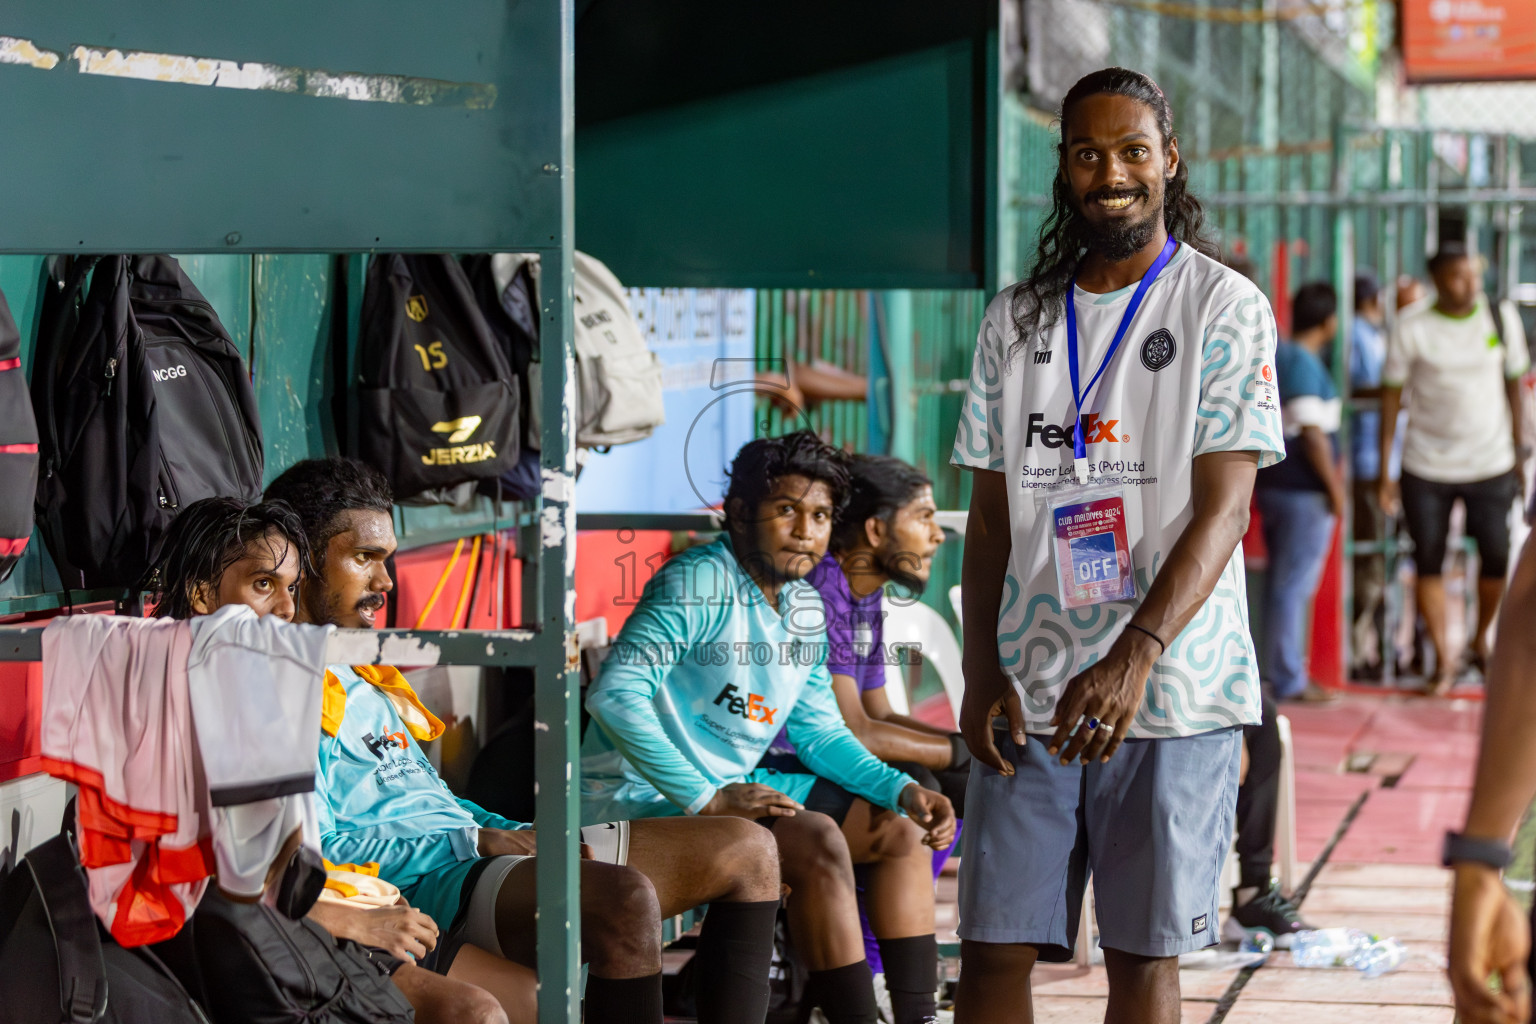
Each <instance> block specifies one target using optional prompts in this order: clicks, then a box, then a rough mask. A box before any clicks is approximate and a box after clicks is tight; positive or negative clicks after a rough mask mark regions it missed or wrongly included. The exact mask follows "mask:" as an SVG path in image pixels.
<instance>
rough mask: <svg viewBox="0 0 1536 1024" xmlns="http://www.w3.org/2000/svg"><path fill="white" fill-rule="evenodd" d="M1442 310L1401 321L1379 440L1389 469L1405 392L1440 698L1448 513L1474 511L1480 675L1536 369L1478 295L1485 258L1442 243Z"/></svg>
mask: <svg viewBox="0 0 1536 1024" xmlns="http://www.w3.org/2000/svg"><path fill="white" fill-rule="evenodd" d="M1429 272H1430V275H1431V276H1432V277H1433V278H1434V282H1435V292H1436V296H1435V302H1434V304H1433V305H1429V306H1417V307H1414V308H1412V309H1410V310H1408V311H1407V312H1405V313H1404V315H1403V317H1402V318H1401V319H1400V320H1399V321H1398V324H1397V328H1396V330H1395V331H1393V333H1392V337H1391V341H1390V343H1389V344H1388V346H1387V360H1386V364H1385V365H1384V367H1383V368H1382V400H1381V416H1382V420H1381V423H1382V427H1381V441H1380V452H1381V459H1382V461H1383V462H1386V461H1388V458H1389V454H1390V452H1391V450H1392V444H1393V440H1394V435H1395V433H1396V425H1397V411H1398V408H1399V407H1400V405H1401V404H1402V398H1403V392H1404V390H1405V389H1406V391H1407V396H1408V400H1407V405H1408V425H1407V428H1406V430H1405V431H1404V438H1403V471H1402V486H1401V507H1402V510H1403V517H1404V519H1405V520H1406V522H1407V526H1408V534H1409V536H1411V537H1412V538H1413V549H1414V560H1415V562H1417V563H1418V571H1419V576H1418V584H1417V588H1416V590H1417V594H1416V596H1417V599H1418V606H1419V613H1420V614H1421V615H1422V616H1423V617H1424V625H1425V627H1426V630H1427V631H1428V633H1429V639H1430V643H1431V644H1432V645H1433V646H1434V651H1435V676H1434V679H1433V681H1432V682H1431V683H1430V685H1429V688H1430V690H1431V691H1432V692H1437V693H1438V692H1443V691H1445V690H1447V689H1449V688H1450V686H1451V683H1452V682H1453V681H1454V680H1455V677H1456V670H1457V667H1458V666H1457V664H1456V663H1455V662H1454V661H1453V660H1452V658H1451V653H1450V651H1449V650H1448V647H1447V642H1446V623H1445V586H1444V582H1443V580H1442V579H1441V575H1440V572H1441V565H1442V563H1443V562H1444V561H1445V549H1446V543H1445V542H1446V534H1447V533H1448V532H1449V530H1450V520H1451V506H1452V504H1453V503H1454V502H1456V501H1457V500H1460V501H1461V502H1462V503H1463V504H1464V505H1465V506H1466V522H1467V533H1468V534H1469V535H1470V536H1471V537H1472V538H1473V539H1474V540H1475V541H1476V542H1477V550H1478V555H1479V557H1480V561H1481V571H1480V574H1479V576H1480V578H1479V580H1478V584H1477V605H1478V608H1477V626H1476V631H1475V632H1474V633H1473V634H1472V636H1471V642H1470V644H1469V645H1468V648H1469V651H1468V659H1467V660H1468V661H1469V662H1470V663H1471V664H1472V665H1473V666H1475V667H1477V668H1479V669H1481V668H1482V666H1483V661H1484V653H1485V646H1484V645H1485V643H1486V640H1487V637H1486V634H1487V632H1488V627H1489V625H1491V624H1492V622H1493V617H1494V615H1495V614H1496V613H1497V611H1498V607H1499V599H1500V598H1501V597H1502V596H1503V594H1504V572H1505V569H1506V568H1507V567H1508V564H1509V514H1510V506H1511V505H1512V504H1513V502H1514V500H1515V497H1516V495H1517V494H1518V493H1519V492H1520V490H1521V481H1520V478H1519V474H1518V473H1517V472H1516V471H1515V455H1516V448H1517V445H1518V444H1519V437H1520V393H1519V387H1520V381H1519V378H1520V376H1521V374H1523V373H1524V372H1525V371H1526V370H1527V369H1528V368H1529V367H1530V358H1529V356H1528V355H1527V353H1526V345H1525V331H1524V329H1523V328H1522V326H1521V324H1520V318H1519V316H1518V314H1517V313H1516V312H1515V310H1514V308H1513V307H1512V306H1509V305H1508V304H1506V308H1504V309H1502V310H1500V311H1499V314H1498V315H1497V316H1495V314H1494V312H1493V309H1492V306H1491V305H1490V303H1489V302H1488V300H1487V298H1486V297H1484V296H1483V295H1482V289H1481V282H1480V280H1479V277H1480V267H1479V260H1478V259H1476V258H1475V256H1474V255H1473V254H1472V253H1469V252H1468V251H1467V248H1466V246H1465V245H1464V244H1462V243H1459V242H1446V243H1445V244H1444V245H1442V246H1441V247H1440V251H1439V252H1438V253H1436V254H1435V256H1434V258H1433V259H1431V260H1430V264H1429ZM1377 490H1378V493H1379V496H1380V500H1381V506H1382V508H1383V510H1385V511H1386V512H1387V513H1388V514H1394V513H1395V512H1396V510H1397V508H1398V507H1399V488H1398V484H1397V482H1395V481H1393V480H1391V479H1390V478H1387V477H1383V478H1382V479H1381V480H1380V482H1379V483H1378V485H1377Z"/></svg>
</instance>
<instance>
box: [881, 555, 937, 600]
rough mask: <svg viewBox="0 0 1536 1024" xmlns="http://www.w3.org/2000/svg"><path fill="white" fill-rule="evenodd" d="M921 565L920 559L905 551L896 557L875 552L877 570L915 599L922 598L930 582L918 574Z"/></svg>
mask: <svg viewBox="0 0 1536 1024" xmlns="http://www.w3.org/2000/svg"><path fill="white" fill-rule="evenodd" d="M921 564H922V563H921V562H920V561H919V560H918V559H916V558H914V557H913V556H912V555H911V554H910V553H908V552H905V551H898V552H896V553H895V554H894V555H887V554H885V553H884V552H880V551H877V552H875V568H876V569H878V570H880V571H881V572H882V573H884V574H885V575H886V576H887V577H888V578H889V579H890V581H891V582H892V583H894V584H896V585H897V586H899V587H901V588H902V589H903V590H906V591H907V592H909V593H910V594H911V595H912V596H913V597H922V596H923V591H925V590H927V589H928V581H927V580H926V579H924V578H923V577H921V576H919V575H917V572H916V569H917V567H918V566H920V565H921Z"/></svg>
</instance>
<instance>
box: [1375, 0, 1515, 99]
mask: <svg viewBox="0 0 1536 1024" xmlns="http://www.w3.org/2000/svg"><path fill="white" fill-rule="evenodd" d="M1401 10H1402V18H1403V63H1404V65H1405V68H1406V71H1407V74H1408V81H1410V82H1413V83H1416V84H1419V83H1425V82H1470V81H1487V80H1493V79H1514V78H1531V79H1536V0H1402V8H1401Z"/></svg>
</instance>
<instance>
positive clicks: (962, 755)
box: [944, 732, 971, 772]
mask: <svg viewBox="0 0 1536 1024" xmlns="http://www.w3.org/2000/svg"><path fill="white" fill-rule="evenodd" d="M970 760H971V748H970V747H968V746H966V745H965V737H964V736H961V735H960V734H959V733H957V732H952V733H950V734H949V765H948V767H946V768H945V769H944V770H945V771H947V772H952V771H955V770H956V769H959V768H964V767H965V766H966V765H967V764H969V763H970Z"/></svg>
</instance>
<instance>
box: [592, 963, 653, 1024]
mask: <svg viewBox="0 0 1536 1024" xmlns="http://www.w3.org/2000/svg"><path fill="white" fill-rule="evenodd" d="M584 1016H585V1019H586V1020H587V1024H661V972H660V971H657V972H656V973H655V974H647V975H646V976H645V977H643V978H599V977H597V976H595V975H589V976H588V977H587V1009H586V1013H585V1014H584Z"/></svg>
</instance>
